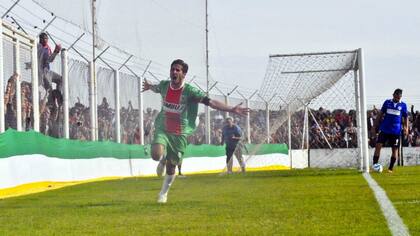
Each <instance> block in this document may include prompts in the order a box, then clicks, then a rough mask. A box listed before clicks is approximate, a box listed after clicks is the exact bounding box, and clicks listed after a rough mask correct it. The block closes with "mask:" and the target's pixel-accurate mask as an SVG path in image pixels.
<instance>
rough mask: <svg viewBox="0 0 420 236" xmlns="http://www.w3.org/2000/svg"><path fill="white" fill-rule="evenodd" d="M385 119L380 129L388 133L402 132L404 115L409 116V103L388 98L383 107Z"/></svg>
mask: <svg viewBox="0 0 420 236" xmlns="http://www.w3.org/2000/svg"><path fill="white" fill-rule="evenodd" d="M381 111H382V113H383V114H384V119H383V120H382V122H381V125H380V126H379V130H380V131H381V132H383V133H386V134H395V135H400V134H401V121H402V119H401V118H402V117H407V105H406V104H405V103H404V102H397V103H395V102H393V101H392V99H388V100H386V101H385V102H384V104H383V105H382V109H381Z"/></svg>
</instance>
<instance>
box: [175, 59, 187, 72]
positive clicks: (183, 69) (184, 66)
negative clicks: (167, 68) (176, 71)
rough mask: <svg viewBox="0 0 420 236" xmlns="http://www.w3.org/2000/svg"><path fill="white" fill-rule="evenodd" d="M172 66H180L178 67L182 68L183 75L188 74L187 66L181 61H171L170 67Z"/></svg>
mask: <svg viewBox="0 0 420 236" xmlns="http://www.w3.org/2000/svg"><path fill="white" fill-rule="evenodd" d="M173 65H180V66H182V72H184V74H186V73H187V72H188V64H187V63H185V62H184V61H183V60H181V59H176V60H175V61H173V62H172V64H171V67H172V66H173Z"/></svg>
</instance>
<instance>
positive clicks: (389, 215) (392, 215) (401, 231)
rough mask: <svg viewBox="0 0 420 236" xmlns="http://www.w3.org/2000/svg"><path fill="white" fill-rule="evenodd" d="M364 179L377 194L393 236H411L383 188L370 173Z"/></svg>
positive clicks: (364, 174)
mask: <svg viewBox="0 0 420 236" xmlns="http://www.w3.org/2000/svg"><path fill="white" fill-rule="evenodd" d="M363 177H364V178H365V180H366V181H367V182H368V184H369V187H370V188H371V189H372V191H373V193H374V194H375V197H376V200H377V201H378V203H379V206H380V207H381V210H382V213H383V214H384V216H385V219H386V222H387V223H388V228H389V230H391V233H392V235H395V236H397V235H398V236H400V235H401V236H409V235H410V233H409V232H408V229H407V226H405V224H404V222H403V220H402V219H401V217H400V216H399V215H398V213H397V210H396V209H395V207H394V205H392V202H391V201H390V200H389V198H388V196H387V195H386V193H385V191H384V190H383V189H382V188H381V186H379V185H378V183H376V181H375V180H374V179H373V178H372V176H370V174H369V173H363Z"/></svg>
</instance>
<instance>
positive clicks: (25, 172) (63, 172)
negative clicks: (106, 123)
mask: <svg viewBox="0 0 420 236" xmlns="http://www.w3.org/2000/svg"><path fill="white" fill-rule="evenodd" d="M247 148H248V150H250V152H251V153H254V152H253V150H255V155H252V156H247V155H244V158H245V159H246V160H247V167H248V168H264V169H267V168H276V169H278V168H288V167H289V163H290V159H289V158H288V149H287V146H286V145H284V144H263V145H252V144H250V145H247ZM0 150H1V151H0V189H5V188H11V187H14V186H18V185H22V184H27V183H34V182H41V181H81V180H88V179H95V178H102V177H112V176H115V177H116V176H118V177H130V176H148V175H154V174H155V170H156V166H157V162H155V161H153V160H152V159H151V158H150V157H149V155H148V152H149V150H150V146H147V145H146V146H141V145H127V144H117V143H114V142H90V141H80V140H68V139H56V138H52V137H48V136H45V135H43V134H40V133H37V132H34V131H29V132H17V131H15V130H11V129H9V130H7V131H6V132H5V133H2V134H0ZM225 165H226V164H225V150H224V147H223V146H213V145H197V146H196V145H189V146H188V148H187V150H186V153H185V155H184V162H183V167H182V168H183V172H184V173H203V172H212V171H220V170H222V169H224V168H225ZM234 166H238V163H237V161H236V159H235V162H234Z"/></svg>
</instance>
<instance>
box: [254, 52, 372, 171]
mask: <svg viewBox="0 0 420 236" xmlns="http://www.w3.org/2000/svg"><path fill="white" fill-rule="evenodd" d="M364 81H365V76H364V65H363V51H362V49H356V50H349V51H334V52H317V53H296V54H275V55H270V56H269V63H268V67H267V71H266V75H265V78H264V81H263V84H262V86H261V88H260V91H259V94H260V96H261V99H263V100H269V99H271V98H272V97H274V98H273V99H272V101H271V105H270V106H271V107H272V109H277V110H278V113H277V114H278V117H273V119H271V121H270V122H271V123H270V134H271V135H270V136H271V137H275V138H277V139H278V140H277V141H279V142H284V143H287V144H288V147H289V157H290V167H291V168H293V167H295V166H298V164H299V163H300V165H299V166H302V164H303V163H304V162H306V166H311V167H319V168H328V167H343V168H359V169H360V170H361V171H365V172H368V171H369V152H368V135H367V114H366V112H367V110H366V102H365V101H366V92H365V83H364ZM285 132H287V133H286V134H285ZM268 138H270V137H268ZM303 166H305V165H303Z"/></svg>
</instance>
